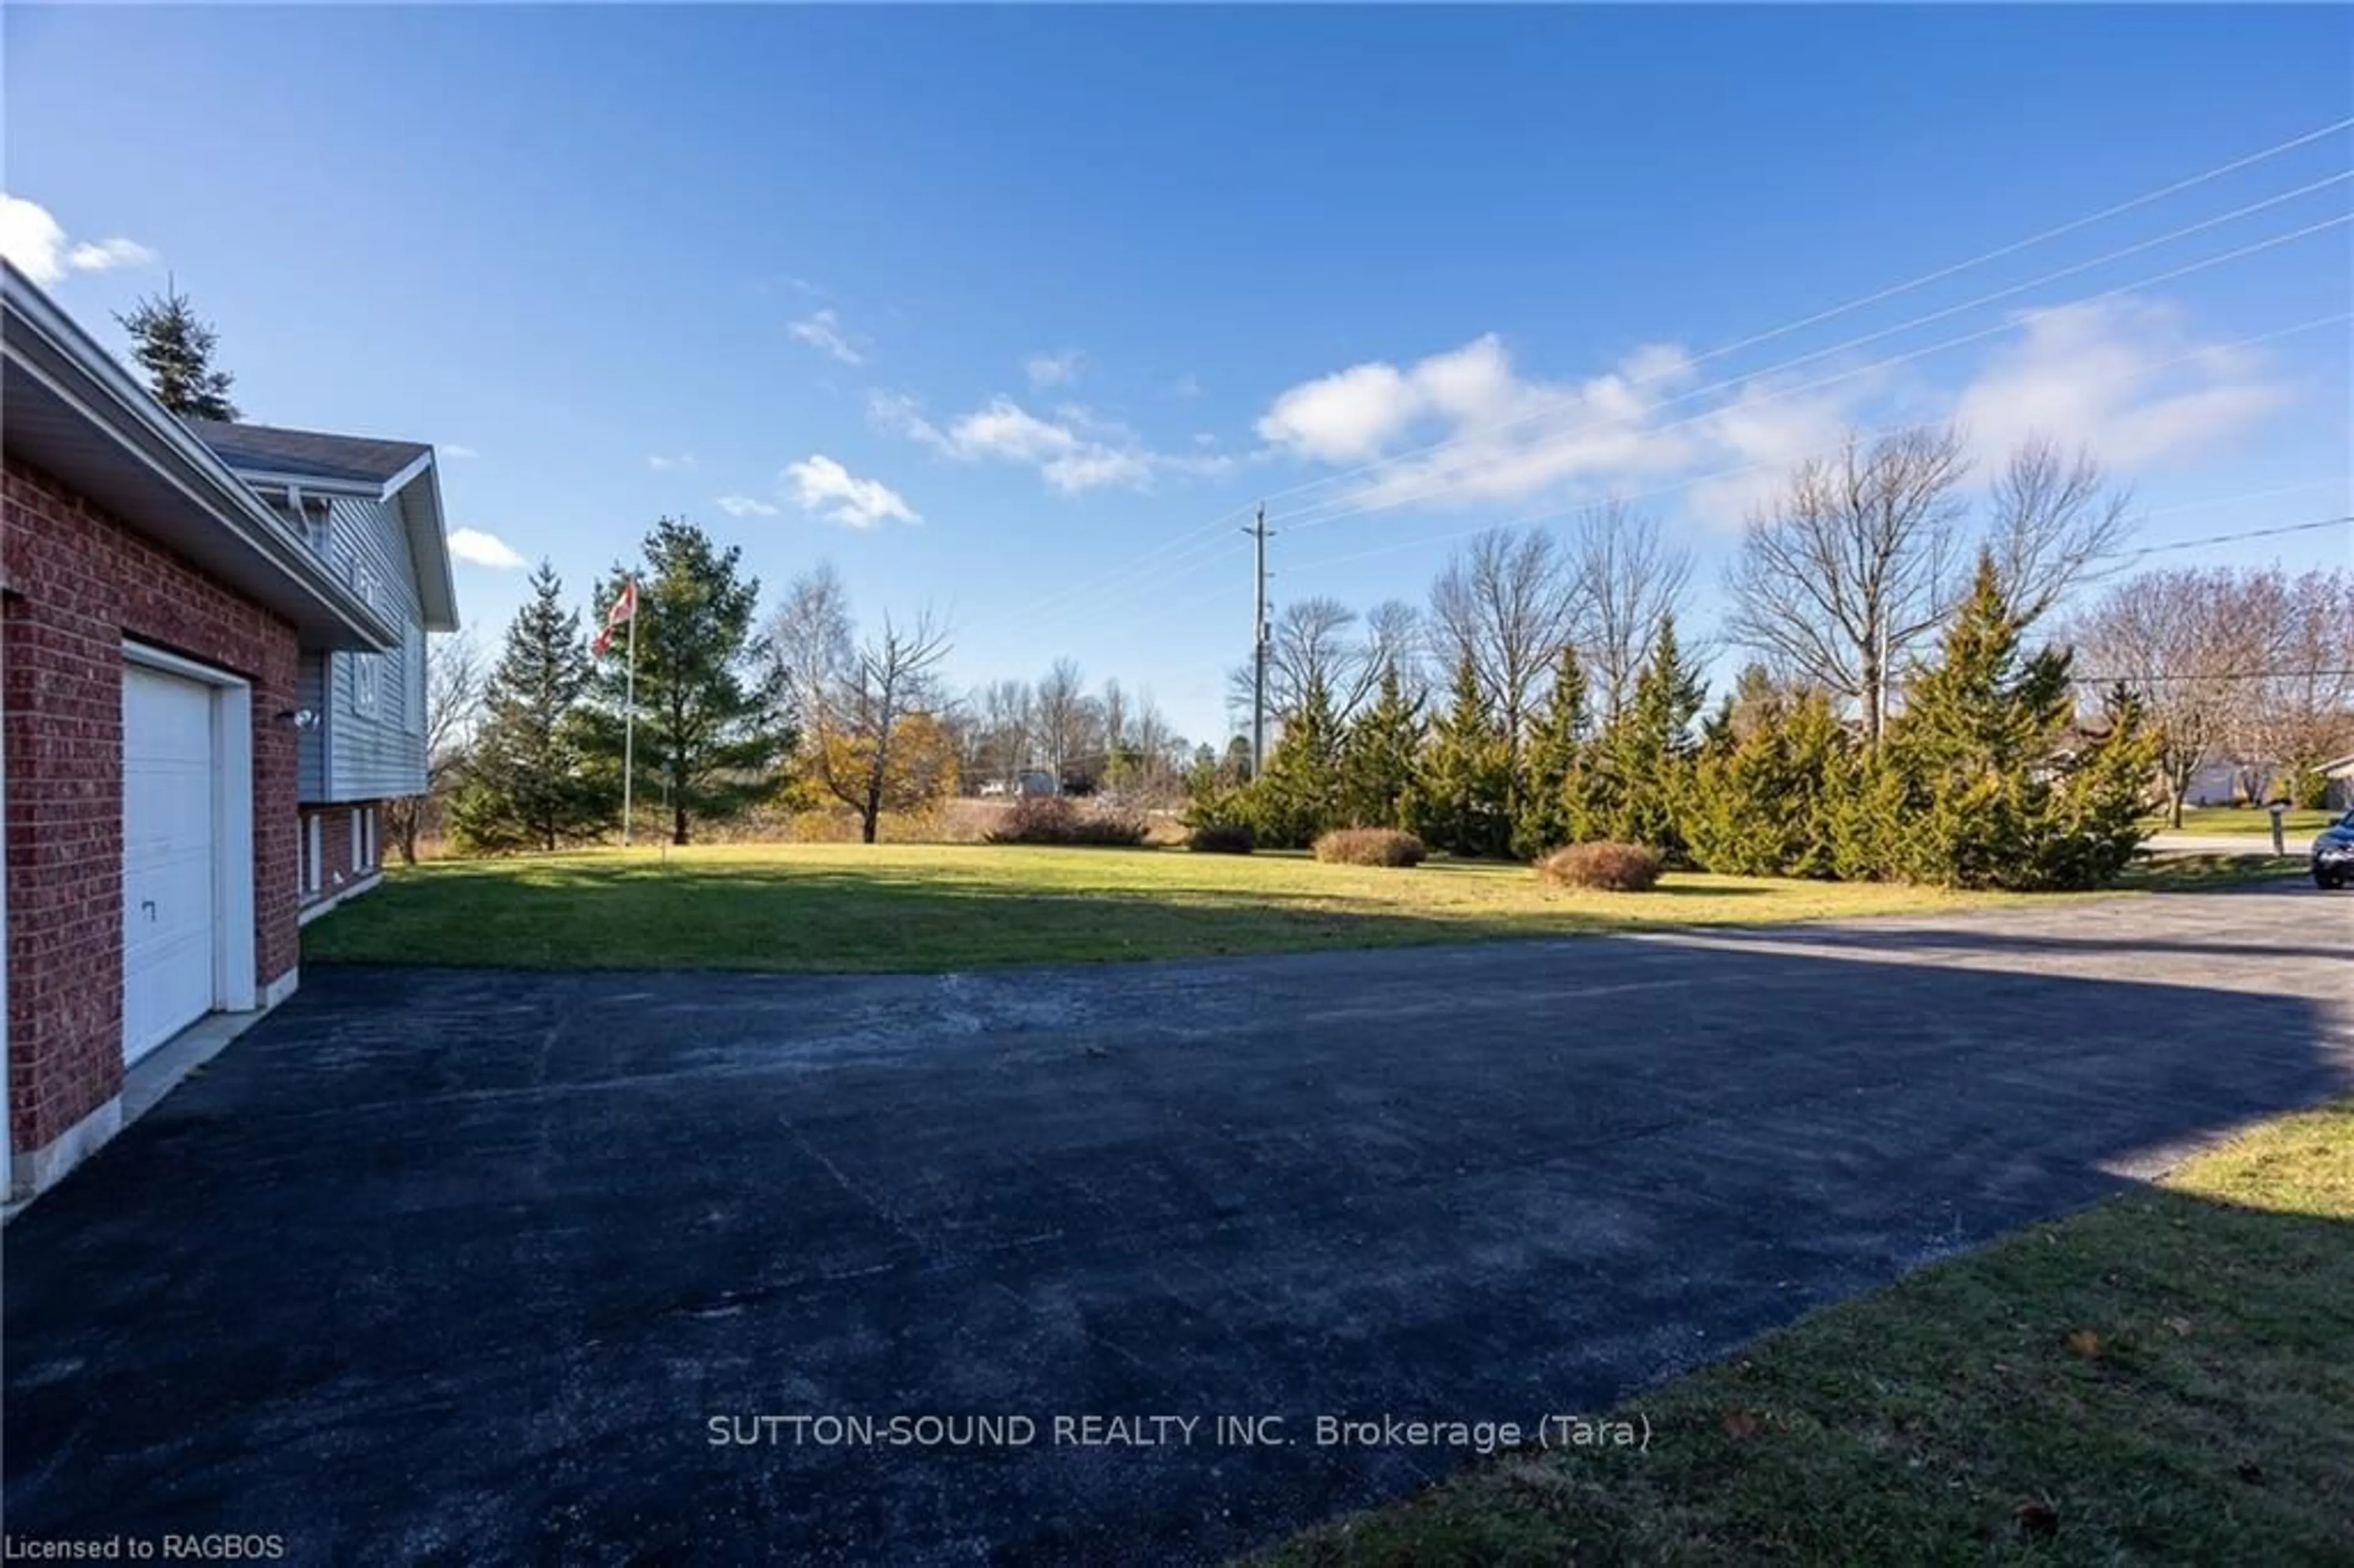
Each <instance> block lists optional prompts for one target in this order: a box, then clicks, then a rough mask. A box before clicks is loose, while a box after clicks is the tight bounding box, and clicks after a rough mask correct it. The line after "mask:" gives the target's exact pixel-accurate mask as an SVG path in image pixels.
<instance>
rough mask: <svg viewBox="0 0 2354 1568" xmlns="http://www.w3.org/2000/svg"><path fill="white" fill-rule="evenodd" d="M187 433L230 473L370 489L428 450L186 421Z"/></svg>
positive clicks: (272, 428) (418, 446)
mask: <svg viewBox="0 0 2354 1568" xmlns="http://www.w3.org/2000/svg"><path fill="white" fill-rule="evenodd" d="M188 429H191V430H193V431H194V432H196V439H197V440H200V441H202V442H204V443H205V445H207V446H208V447H210V448H212V450H213V452H214V454H215V455H216V456H217V457H218V458H219V459H220V460H221V461H223V462H225V463H227V464H228V466H229V467H231V468H233V469H239V470H241V471H249V472H250V471H268V472H270V473H288V474H308V475H310V476H312V477H313V478H315V479H332V480H352V481H358V482H364V483H373V484H381V483H383V482H385V481H386V480H387V479H390V478H391V477H392V476H393V475H394V474H397V473H398V472H399V471H401V470H403V469H405V468H407V467H408V465H409V464H411V463H413V462H415V461H417V460H418V459H419V458H421V457H423V456H424V455H425V454H426V453H427V452H429V451H430V450H432V449H431V448H430V447H428V446H426V445H425V444H424V443H422V442H420V441H388V440H376V439H374V438H372V437H368V436H333V435H328V434H326V433H325V432H323V431H319V430H285V429H279V428H277V427H276V426H274V425H233V424H227V423H224V422H222V421H221V420H218V419H190V420H189V421H188Z"/></svg>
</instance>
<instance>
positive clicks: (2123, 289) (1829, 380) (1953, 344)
mask: <svg viewBox="0 0 2354 1568" xmlns="http://www.w3.org/2000/svg"><path fill="white" fill-rule="evenodd" d="M2348 223H2354V212H2347V213H2340V214H2338V216H2337V217H2327V218H2324V219H2322V220H2321V221H2320V222H2318V223H2312V224H2307V225H2306V227H2305V228H2296V229H2291V230H2289V231H2288V232H2287V233H2285V234H2275V235H2272V236H2269V237H2268V238H2264V239H2259V240H2255V241H2253V242H2252V243H2250V244H2246V245H2243V246H2241V247H2239V248H2238V249H2233V250H2226V251H2223V252H2222V253H2221V254H2220V255H2215V256H2209V257H2204V258H2202V259H2200V260H2197V261H2191V262H2186V263H2185V264H2183V265H2182V266H2179V267H2174V268H2169V269H2168V270H2166V271H2163V272H2156V273H2152V274H2150V275H2149V276H2148V277H2146V278H2137V279H2136V280H2135V281H2132V282H2130V283H2120V284H2117V285H2116V286H2115V287H2114V288H2109V289H2104V290H2102V291H2100V292H2099V293H2096V294H2085V295H2083V296H2081V297H2079V298H2077V299H2073V300H2063V301H2062V302H2060V303H2058V304H2055V305H2045V306H2042V307H2041V308H2039V309H2036V310H2032V311H2022V312H2020V313H2019V314H2018V315H2016V316H2013V317H2012V318H2010V319H2009V320H2008V321H2005V322H2001V323H1997V324H1996V325H1994V326H1990V327H1982V328H1980V329H1979V330H1978V331H1976V332H1969V333H1964V334H1961V335H1960V336H1959V337H1949V338H1946V339H1945V340H1944V341H1943V342H1941V343H1933V344H1928V345H1927V346H1925V347H1923V348H1915V349H1909V350H1907V351H1906V352H1904V353H1903V354H1896V355H1889V356H1888V357H1886V358H1884V359H1875V360H1872V361H1871V362H1870V363H1868V364H1864V365H1860V366H1854V367H1852V368H1850V369H1847V370H1842V371H1840V372H1839V373H1838V374H1837V375H1834V376H1818V377H1817V378H1815V379H1814V380H1812V381H1802V382H1799V383H1797V384H1796V385H1794V386H1789V387H1778V388H1776V389H1775V390H1773V391H1771V392H1766V393H1763V394H1761V395H1760V396H1758V397H1755V398H1754V399H1752V400H1751V403H1750V405H1749V406H1750V407H1753V408H1754V407H1755V406H1757V405H1759V404H1765V403H1776V402H1780V401H1781V400H1782V399H1784V398H1786V397H1797V395H1798V394H1800V393H1802V392H1814V391H1819V390H1820V389H1822V388H1823V387H1835V386H1837V385H1838V384H1839V383H1840V382H1842V381H1852V380H1853V379H1855V378H1856V377H1857V376H1868V375H1870V374H1871V373H1872V372H1873V371H1875V370H1886V369H1889V368H1891V367H1892V366H1899V365H1906V364H1910V363H1911V362H1912V361H1914V360H1916V359H1925V358H1927V357H1928V356H1929V355H1933V354H1943V353H1944V352H1946V350H1947V349H1949V348H1960V347H1962V346H1964V345H1965V344H1972V343H1978V342H1981V341H1983V340H1985V339H1987V338H1990V337H1995V336H1999V335H2000V334H2004V333H2008V332H2014V331H2017V330H2018V329H2019V328H2020V326H2021V325H2023V324H2025V323H2030V322H2034V321H2039V320H2041V319H2042V318H2044V317H2046V316H2050V315H2054V314H2056V313H2060V312H2062V311H2069V310H2077V309H2081V308H2082V307H2084V306H2085V305H2090V304H2097V303H2099V302H2101V301H2103V300H2108V299H2114V298H2115V297H2116V296H2118V295H2120V294H2129V293H2133V292H2135V291H2137V290H2141V289H2147V288H2149V287H2151V286H2152V285H2154V284H2158V283H2164V282H2170V281H2173V280H2174V279H2177V278H2182V277H2187V276H2189V275H2190V274H2191V273H2193V272H2203V271H2205V270H2207V269H2208V268H2210V267H2220V266H2221V265H2223V264H2224V263H2225V262H2227V261H2237V260H2241V259H2242V258H2243V257H2247V256H2253V255H2255V254H2256V253H2258V252H2259V251H2264V250H2270V249H2274V247H2275V246H2281V245H2286V244H2289V243H2290V242H2292V241H2294V240H2298V239H2304V238H2309V237H2310V236H2312V235H2316V234H2319V233H2321V232H2322V231H2323V230H2325V229H2330V228H2339V227H2341V226H2342V225H2345V224H2348ZM2338 319H2343V318H2342V317H2341V318H2338ZM1716 413H1717V410H1715V409H1707V410H1703V411H1702V412H1701V413H1698V414H1691V415H1687V416H1685V417H1684V418H1681V419H1671V420H1670V421H1669V422H1668V423H1666V424H1664V425H1656V426H1653V427H1651V428H1650V429H1648V430H1646V431H1644V432H1643V433H1644V434H1645V435H1647V436H1660V435H1665V434H1666V433H1668V432H1669V431H1670V430H1679V429H1684V428H1685V427H1686V426H1690V425H1695V424H1698V423H1701V422H1702V420H1705V419H1709V418H1714V417H1715V415H1716ZM1597 428H1598V427H1597ZM1588 433H1590V432H1588V431H1584V430H1573V431H1571V432H1569V434H1568V435H1567V436H1564V437H1557V438H1553V439H1552V440H1546V441H1542V442H1539V443H1538V444H1537V445H1536V446H1533V447H1530V448H1527V449H1525V450H1522V451H1521V452H1519V453H1516V454H1515V455H1516V456H1518V457H1520V458H1523V459H1525V458H1527V457H1529V456H1531V455H1532V454H1533V453H1538V452H1543V451H1544V450H1547V449H1548V448H1550V447H1552V446H1555V445H1558V444H1561V442H1563V441H1564V440H1569V439H1572V438H1574V437H1576V436H1581V435H1585V434H1588ZM1461 488H1462V485H1461V484H1460V483H1450V484H1442V485H1439V486H1437V487H1436V488H1434V489H1431V490H1426V491H1417V492H1414V493H1409V494H1406V495H1403V496H1394V497H1391V498H1389V499H1387V500H1381V501H1373V502H1368V503H1364V504H1363V505H1360V506H1356V507H1354V508H1352V509H1351V510H1348V511H1343V512H1334V513H1330V514H1325V515H1322V516H1319V517H1313V518H1310V519H1309V520H1307V521H1304V522H1294V523H1292V524H1291V525H1290V526H1291V528H1292V530H1293V531H1294V532H1299V531H1301V530H1304V529H1308V528H1320V527H1323V526H1325V525H1326V524H1331V523H1339V522H1342V521H1344V520H1346V519H1348V518H1351V517H1362V516H1365V515H1367V514H1371V513H1374V512H1389V511H1394V510H1396V509H1397V508H1398V507H1401V506H1407V505H1411V504H1413V503H1416V502H1417V501H1427V500H1433V499H1436V498H1437V497H1439V496H1442V495H1446V494H1448V493H1452V492H1453V491H1456V490H1459V489H1461Z"/></svg>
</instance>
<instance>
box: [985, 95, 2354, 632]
mask: <svg viewBox="0 0 2354 1568" xmlns="http://www.w3.org/2000/svg"><path fill="white" fill-rule="evenodd" d="M2349 127H2354V116H2349V117H2346V118H2344V119H2340V120H2337V121H2334V122H2331V123H2329V124H2327V125H2323V126H2320V127H2318V128H2317V129H2315V130H2312V131H2307V132H2303V133H2301V134H2298V135H2296V136H2292V137H2290V138H2288V139H2287V140H2286V141H2284V142H2278V143H2274V144H2273V145H2271V146H2269V147H2264V148H2262V149H2259V150H2258V151H2256V152H2253V153H2250V154H2245V155H2243V156H2242V157H2238V158H2234V159H2232V160H2231V161H2230V162H2227V163H2223V164H2217V165H2215V166H2214V167H2212V168H2210V169H2206V170H2202V171H2200V173H2198V174H2195V175H2189V176H2186V177H2185V178H2182V179H2179V180H2175V181H2173V182H2171V183H2170V184H2168V185H2161V186H2158V188H2156V189H2154V190H2149V191H2145V192H2143V193H2142V194H2140V195H2139V196H2132V197H2129V198H2127V199H2126V200H2124V201H2121V202H2117V203H2115V204H2113V205H2111V206H2109V207H2104V208H2102V209H2101V210H2099V211H2098V212H2094V213H2091V214H2088V215H2086V216H2085V217H2079V218H2075V219H2073V220H2071V221H2069V222H2067V223H2063V224H2060V225H2058V226H2056V227H2054V228H2046V229H2042V230H2041V231H2039V232H2037V233H2035V234H2031V235H2029V236H2027V237H2026V238H2021V239H2016V240H2012V241H2010V242H2009V243H2008V244H2005V245H2000V246H1998V247H1996V248H1995V249H1991V250H1988V251H1983V252H1981V253H1979V254H1978V255H1976V256H1973V257H1970V258H1968V259H1967V260H1961V261H1956V262H1952V263H1949V264H1948V265H1946V266H1944V267H1940V268H1937V269H1935V270H1932V271H1928V272H1925V273H1922V274H1921V275H1920V276H1918V277H1915V278H1911V279H1908V280H1906V281H1903V282H1901V283H1893V284H1890V285H1888V286H1887V287H1884V288H1882V289H1878V290H1875V291H1872V292H1870V293H1866V294H1861V295H1858V296H1856V297H1855V298H1853V299H1850V300H1847V301H1844V302H1841V303H1840V304H1836V305H1832V306H1829V307H1828V308H1827V309H1824V310H1819V311H1817V312H1814V313H1812V314H1809V315H1806V316H1801V317H1799V318H1797V319H1796V320H1794V321H1790V322H1786V323H1783V324H1781V325H1779V326H1776V327H1772V328H1769V329H1767V330H1766V331H1765V332H1761V333H1755V334H1751V335H1750V336H1748V337H1744V338H1740V339H1737V340H1735V341H1734V342H1732V343H1728V344H1720V345H1718V346H1717V347H1715V348H1712V349H1709V350H1706V351H1704V352H1702V353H1701V354H1698V355H1691V356H1690V357H1688V358H1685V359H1683V360H1681V361H1680V362H1679V363H1678V364H1677V365H1676V366H1670V367H1666V368H1663V369H1662V370H1660V371H1659V372H1656V373H1653V374H1651V375H1648V376H1635V377H1632V378H1631V379H1630V380H1629V382H1628V385H1629V386H1631V387H1640V386H1645V385H1648V384H1649V383H1650V382H1652V381H1655V380H1659V379H1664V378H1665V377H1666V376H1669V375H1671V374H1679V373H1681V372H1682V371H1683V370H1686V369H1688V368H1689V367H1691V366H1697V365H1704V364H1706V363H1708V362H1709V361H1711V360H1713V359H1719V358H1722V357H1723V356H1724V355H1730V354H1735V353H1738V352H1740V351H1741V350H1743V349H1744V348H1752V347H1755V345H1757V344H1761V343H1769V342H1772V341H1773V340H1775V339H1776V338H1779V337H1784V336H1787V335H1788V334H1791V333H1794V332H1799V331H1802V330H1804V329H1805V328H1807V327H1810V326H1815V325H1819V324H1820V323H1823V322H1827V321H1831V320H1834V319H1836V318H1838V317H1840V316H1842V315H1847V314H1849V313H1852V312H1855V311H1858V310H1861V309H1863V308H1865V307H1866V306H1869V305H1873V304H1877V303H1879V302H1882V301H1883V300H1889V299H1893V298H1895V297H1896V296H1898V295H1900V294H1904V293H1908V292H1910V291H1913V290H1915V289H1918V288H1922V287H1925V285H1927V284H1930V283H1935V282H1939V281H1943V280H1945V279H1946V278H1950V277H1953V276H1955V275H1956V274H1957V273H1961V272H1966V271H1968V270H1971V269H1973V268H1976V267H1980V266H1983V265H1985V264H1986V263H1988V262H1990V261H1997V260H2001V259H2002V258H2004V257H2006V256H2011V255H2016V254H2017V253H2019V252H2020V251H2022V250H2027V249H2032V248H2033V247H2035V246H2037V245H2041V244H2043V243H2045V242H2046V241H2048V240H2052V239H2057V238H2061V237H2062V236H2063V235H2068V234H2073V233H2075V232H2077V231H2078V230H2080V229H2084V228H2090V227H2091V226H2093V225H2094V224H2097V223H2101V222H2105V221H2106V220H2107V219H2109V218H2112V217H2119V216H2121V215H2123V214H2125V213H2127V212H2132V211H2134V210H2136V209H2137V208H2140V207H2147V206H2149V205H2150V204H2152V203H2154V202H2158V201H2161V200H2163V199H2165V198H2166V197H2168V196H2175V195H2179V193H2181V192H2183V191H2186V190H2190V189H2193V188H2194V187H2196V186H2199V185H2205V184H2207V183H2208V182H2210V181H2211V180H2215V179H2219V178H2221V176H2223V175H2229V174H2232V173H2235V172H2237V171H2239V170H2241V169H2245V168H2249V167H2252V166H2253V165H2255V164H2260V163H2264V162H2265V161H2266V160H2268V159H2271V158H2274V157H2277V156H2279V155H2280V154H2284V153H2287V152H2291V151H2294V150H2295V149H2296V148H2298V147H2303V146H2306V145H2308V144H2310V143H2314V142H2317V141H2320V140H2321V139H2323V138H2324V137H2327V136H2331V135H2335V134H2337V133H2338V132H2341V131H2345V130H2347V129H2348V128H2349ZM2292 194H2295V193H2292ZM2283 199H2285V198H2283ZM1528 418H1530V417H1529V416H1524V417H1522V418H1520V419H1517V420H1510V421H1506V422H1504V423H1503V424H1500V425H1497V426H1493V427H1487V428H1483V429H1475V430H1468V431H1459V432H1458V433H1457V434H1456V435H1455V436H1453V437H1450V438H1447V440H1439V441H1434V442H1431V443H1428V444H1427V445H1425V446H1423V447H1419V448H1416V449H1413V450H1408V451H1405V452H1399V453H1394V454H1392V455H1391V456H1389V457H1386V458H1382V459H1377V460H1374V461H1370V462H1366V463H1361V464H1359V465H1357V466H1356V467H1353V468H1349V469H1343V470H1341V471H1338V472H1335V473H1330V474H1325V475H1322V476H1320V477H1319V478H1316V479H1312V480H1307V481H1303V482H1300V483H1299V484H1295V485H1290V486H1288V487H1286V488H1284V489H1280V490H1276V491H1271V492H1268V493H1267V494H1266V495H1265V496H1264V497H1263V502H1264V501H1274V500H1280V499H1282V498H1284V497H1286V496H1289V495H1296V494H1299V493H1304V492H1308V491H1312V490H1319V489H1322V488H1323V487H1325V486H1327V485H1332V484H1338V483H1340V482H1342V481H1344V480H1348V479H1352V478H1354V477H1356V476H1358V475H1360V474H1363V473H1369V472H1372V471H1376V470H1378V469H1382V468H1385V467H1390V466H1394V465H1395V464H1397V463H1402V462H1405V461H1411V460H1412V459H1415V458H1416V457H1423V456H1427V455H1430V454H1431V453H1434V452H1437V451H1439V450H1445V449H1446V448H1447V447H1449V446H1452V445H1455V444H1457V443H1458V442H1462V441H1467V440H1478V439H1480V438H1482V437H1484V436H1489V435H1493V434H1497V433H1499V432H1500V431H1501V430H1503V429H1512V428H1517V427H1518V426H1519V425H1520V424H1523V423H1526V422H1527V419H1528ZM1247 510H1248V508H1247V507H1236V508H1232V509H1229V510H1228V511H1226V512H1224V513H1221V514H1219V515H1218V516H1216V517H1215V518H1213V519H1211V520H1210V521H1209V522H1207V523H1204V524H1201V525H1200V526H1199V527H1196V528H1193V529H1190V530H1187V531H1186V532H1184V533H1182V534H1179V535H1173V536H1172V537H1171V538H1170V539H1168V540H1165V541H1163V542H1162V543H1161V545H1159V546H1154V547H1153V548H1152V549H1151V550H1149V551H1147V552H1146V555H1145V556H1142V557H1139V558H1138V559H1137V560H1135V561H1131V562H1130V563H1129V564H1128V565H1127V566H1124V567H1114V568H1112V569H1111V571H1110V572H1109V573H1108V574H1106V573H1097V574H1095V575H1093V576H1091V577H1087V578H1083V579H1078V580H1076V581H1074V582H1071V583H1068V584H1066V585H1065V586H1064V587H1063V588H1060V589H1057V590H1056V591H1055V593H1054V594H1051V595H1049V596H1047V597H1046V599H1044V600H1042V601H1040V604H1039V606H1037V607H1033V608H1031V609H1024V610H1023V611H1021V612H1019V613H1020V614H1023V615H1028V614H1033V613H1035V612H1036V609H1039V608H1044V607H1045V606H1047V605H1058V604H1060V603H1062V602H1063V601H1064V600H1066V599H1069V598H1071V597H1073V596H1075V595H1077V594H1079V593H1082V592H1084V591H1086V590H1087V589H1090V588H1095V587H1097V586H1098V585H1099V584H1100V583H1101V582H1102V581H1103V580H1104V579H1105V577H1107V576H1109V577H1127V576H1129V575H1131V574H1132V573H1133V572H1134V571H1136V570H1137V569H1138V567H1140V566H1141V565H1143V564H1144V563H1145V562H1146V561H1148V560H1150V559H1153V558H1157V557H1158V556H1160V555H1161V554H1163V553H1165V552H1167V551H1169V550H1172V549H1175V548H1177V547H1179V546H1183V545H1186V544H1188V543H1191V542H1193V541H1198V540H1201V539H1203V538H1204V536H1205V535H1214V534H1216V533H1218V532H1220V531H1222V530H1223V528H1224V526H1225V524H1226V523H1227V522H1229V521H1230V520H1231V519H1232V518H1234V517H1235V516H1236V515H1237V514H1241V513H1243V512H1246V511H1247Z"/></svg>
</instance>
